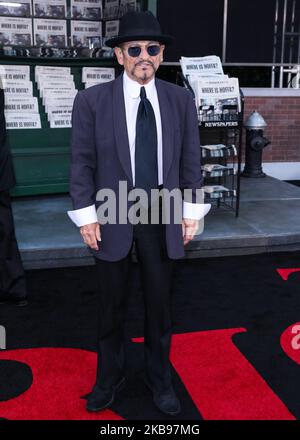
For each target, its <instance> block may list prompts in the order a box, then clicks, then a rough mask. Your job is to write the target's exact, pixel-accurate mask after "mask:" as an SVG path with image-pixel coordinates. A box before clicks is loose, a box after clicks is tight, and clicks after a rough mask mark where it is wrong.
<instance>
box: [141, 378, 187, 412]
mask: <svg viewBox="0 0 300 440" xmlns="http://www.w3.org/2000/svg"><path fill="white" fill-rule="evenodd" d="M144 382H145V384H146V385H147V387H148V388H149V389H150V390H151V391H152V393H153V401H154V403H155V405H156V406H157V408H158V409H159V410H160V411H162V412H163V413H164V414H168V415H169V416H176V415H177V414H179V413H180V411H181V405H180V401H179V399H178V397H177V396H176V393H175V391H174V388H173V386H172V385H171V386H170V387H169V388H168V389H167V390H166V391H156V390H154V389H153V388H152V386H151V384H150V382H149V380H148V378H147V376H144Z"/></svg>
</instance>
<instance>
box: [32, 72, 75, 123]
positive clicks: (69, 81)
mask: <svg viewBox="0 0 300 440" xmlns="http://www.w3.org/2000/svg"><path fill="white" fill-rule="evenodd" d="M35 81H36V83H37V86H38V89H39V92H40V96H41V98H42V100H43V105H44V106H45V110H46V113H47V115H48V121H49V122H50V127H51V128H65V127H71V116H72V108H73V102H74V98H75V96H76V93H77V90H76V88H75V84H74V80H73V75H72V74H71V68H70V67H54V66H35Z"/></svg>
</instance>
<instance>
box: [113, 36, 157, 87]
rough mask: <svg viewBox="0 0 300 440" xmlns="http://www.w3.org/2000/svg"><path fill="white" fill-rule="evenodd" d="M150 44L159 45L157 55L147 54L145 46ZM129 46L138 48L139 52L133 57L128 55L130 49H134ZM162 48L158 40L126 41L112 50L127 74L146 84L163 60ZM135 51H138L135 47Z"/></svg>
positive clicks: (150, 45) (147, 46)
mask: <svg viewBox="0 0 300 440" xmlns="http://www.w3.org/2000/svg"><path fill="white" fill-rule="evenodd" d="M152 46H159V52H158V54H157V55H151V54H150V55H149V53H148V52H147V48H149V47H152ZM130 48H140V49H141V52H140V54H139V55H138V56H136V57H134V56H132V55H130V53H131V51H133V52H134V49H130ZM164 48H165V46H164V45H163V44H160V43H159V42H158V41H128V42H126V43H123V44H122V45H121V46H120V47H116V48H115V49H114V50H115V54H116V57H117V59H118V62H119V64H121V65H122V66H124V69H125V71H126V73H127V75H128V76H129V77H130V78H131V79H133V80H135V81H137V82H139V83H140V84H147V83H148V82H149V81H150V80H151V79H152V78H153V77H154V75H155V72H156V71H157V69H158V68H159V65H160V64H161V63H162V61H163V52H164ZM153 49H154V48H153V47H152V50H153ZM157 50H158V49H157ZM135 51H138V49H135ZM150 51H151V49H150ZM154 51H155V49H154Z"/></svg>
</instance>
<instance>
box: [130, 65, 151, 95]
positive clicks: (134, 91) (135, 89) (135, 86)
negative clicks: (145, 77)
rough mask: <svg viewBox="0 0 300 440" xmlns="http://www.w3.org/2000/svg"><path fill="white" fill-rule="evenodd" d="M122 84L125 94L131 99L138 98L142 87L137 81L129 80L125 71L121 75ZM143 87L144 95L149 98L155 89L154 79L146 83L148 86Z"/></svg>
mask: <svg viewBox="0 0 300 440" xmlns="http://www.w3.org/2000/svg"><path fill="white" fill-rule="evenodd" d="M123 84H124V89H125V92H126V93H127V94H128V95H129V96H130V97H131V98H139V96H140V91H141V87H142V86H141V84H139V83H138V82H137V81H134V80H133V79H131V78H129V76H128V75H127V73H126V71H125V70H124V75H123ZM144 87H145V89H146V95H147V97H149V96H150V95H151V94H152V93H153V91H154V89H155V78H152V79H151V81H150V82H148V84H145V86H144Z"/></svg>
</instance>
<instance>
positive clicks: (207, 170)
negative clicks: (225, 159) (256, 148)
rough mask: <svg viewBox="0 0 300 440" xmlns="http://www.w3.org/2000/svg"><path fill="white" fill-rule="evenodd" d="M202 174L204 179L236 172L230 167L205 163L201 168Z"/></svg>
mask: <svg viewBox="0 0 300 440" xmlns="http://www.w3.org/2000/svg"><path fill="white" fill-rule="evenodd" d="M201 170H202V174H203V176H205V177H219V176H228V175H230V174H236V170H235V168H234V167H233V166H232V165H226V166H225V165H221V164H218V163H207V164H205V165H202V166H201Z"/></svg>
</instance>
